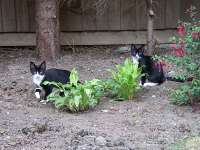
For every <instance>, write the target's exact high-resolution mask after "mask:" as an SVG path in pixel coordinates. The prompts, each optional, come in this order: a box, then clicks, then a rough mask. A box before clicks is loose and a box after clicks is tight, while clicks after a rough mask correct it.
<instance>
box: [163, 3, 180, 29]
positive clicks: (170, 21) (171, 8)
mask: <svg viewBox="0 0 200 150" xmlns="http://www.w3.org/2000/svg"><path fill="white" fill-rule="evenodd" d="M179 19H180V0H166V21H165V28H176V26H177V22H178V20H179Z"/></svg>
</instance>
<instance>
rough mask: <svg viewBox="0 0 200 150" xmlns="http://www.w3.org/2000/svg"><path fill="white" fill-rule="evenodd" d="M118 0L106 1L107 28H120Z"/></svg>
mask: <svg viewBox="0 0 200 150" xmlns="http://www.w3.org/2000/svg"><path fill="white" fill-rule="evenodd" d="M120 4H121V3H120V0H112V1H109V3H108V7H109V8H108V14H107V15H108V29H109V30H120V22H121V21H120V20H121V18H120V17H121V16H120V14H121V12H120V10H121V9H120Z"/></svg>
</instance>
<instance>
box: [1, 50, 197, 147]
mask: <svg viewBox="0 0 200 150" xmlns="http://www.w3.org/2000/svg"><path fill="white" fill-rule="evenodd" d="M113 49H114V48H113V47H79V48H77V49H76V52H72V50H67V51H65V52H64V53H63V57H62V58H61V59H60V60H58V61H57V62H48V68H51V67H56V68H61V69H67V70H71V69H72V68H73V67H76V68H77V70H78V72H79V75H80V79H81V80H89V79H92V78H106V77H108V73H107V71H106V69H107V68H110V67H113V66H114V65H115V64H117V63H121V62H122V61H124V59H125V58H126V57H130V54H129V53H125V54H119V53H115V52H114V50H113ZM30 61H37V60H36V57H35V51H34V50H32V49H30V48H29V49H28V48H25V49H19V48H18V49H13V48H0V149H1V150H160V149H167V148H168V147H169V145H171V144H173V143H175V142H176V141H177V140H179V139H183V138H186V137H191V136H195V135H199V134H200V126H199V124H200V116H199V113H198V112H193V109H192V108H191V107H190V106H184V107H178V106H174V105H172V104H170V102H169V98H168V93H169V89H173V88H175V87H176V86H177V85H178V84H177V83H173V82H165V83H164V84H162V85H161V86H157V87H152V88H146V89H144V90H143V91H142V92H140V93H139V94H138V95H137V97H136V98H135V99H133V100H130V101H124V102H117V101H111V100H110V99H109V98H107V97H103V98H102V99H101V102H100V105H98V106H97V107H96V108H95V109H94V110H90V111H88V112H84V113H80V114H71V113H68V112H60V111H58V110H56V109H55V108H54V107H53V106H52V105H50V104H47V105H44V104H41V103H40V102H38V100H36V99H35V97H34V95H33V92H32V91H33V86H32V78H31V74H30V71H29V62H30ZM38 63H40V62H38Z"/></svg>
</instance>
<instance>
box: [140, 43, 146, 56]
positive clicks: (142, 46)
mask: <svg viewBox="0 0 200 150" xmlns="http://www.w3.org/2000/svg"><path fill="white" fill-rule="evenodd" d="M144 47H145V44H142V45H141V46H140V48H139V51H140V52H141V53H142V54H144Z"/></svg>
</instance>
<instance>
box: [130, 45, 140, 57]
mask: <svg viewBox="0 0 200 150" xmlns="http://www.w3.org/2000/svg"><path fill="white" fill-rule="evenodd" d="M137 52H138V51H137V48H136V47H135V44H132V45H131V55H132V56H136V54H137Z"/></svg>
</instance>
